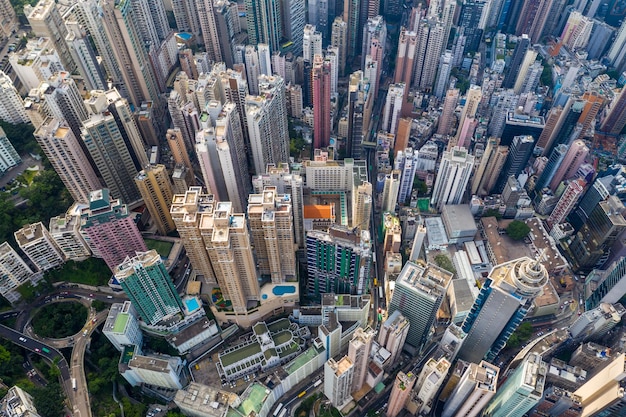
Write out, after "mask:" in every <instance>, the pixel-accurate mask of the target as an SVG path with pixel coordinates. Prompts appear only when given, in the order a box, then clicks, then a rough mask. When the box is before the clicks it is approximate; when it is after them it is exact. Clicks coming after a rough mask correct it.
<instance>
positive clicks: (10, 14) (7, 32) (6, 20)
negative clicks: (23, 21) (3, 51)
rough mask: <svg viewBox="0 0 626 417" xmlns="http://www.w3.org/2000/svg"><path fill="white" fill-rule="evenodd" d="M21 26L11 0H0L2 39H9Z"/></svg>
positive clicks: (0, 38) (0, 34) (0, 39)
mask: <svg viewBox="0 0 626 417" xmlns="http://www.w3.org/2000/svg"><path fill="white" fill-rule="evenodd" d="M19 26H20V22H19V21H18V20H17V15H16V14H15V10H14V9H13V6H11V1H10V0H0V41H2V40H4V39H8V38H9V37H11V35H13V32H15V31H16V30H17V29H18V28H19Z"/></svg>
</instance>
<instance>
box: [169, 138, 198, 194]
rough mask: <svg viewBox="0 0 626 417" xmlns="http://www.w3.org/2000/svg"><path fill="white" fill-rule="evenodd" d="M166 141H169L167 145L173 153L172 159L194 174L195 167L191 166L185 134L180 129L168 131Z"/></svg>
mask: <svg viewBox="0 0 626 417" xmlns="http://www.w3.org/2000/svg"><path fill="white" fill-rule="evenodd" d="M165 139H167V145H168V146H169V148H170V151H172V157H173V158H174V162H175V163H176V165H184V166H185V167H187V169H188V170H189V171H190V172H193V166H191V160H190V159H189V151H188V150H187V147H186V146H185V141H184V139H183V134H182V133H181V131H180V129H167V133H166V134H165ZM190 185H193V184H190Z"/></svg>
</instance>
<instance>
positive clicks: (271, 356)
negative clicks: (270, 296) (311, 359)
mask: <svg viewBox="0 0 626 417" xmlns="http://www.w3.org/2000/svg"><path fill="white" fill-rule="evenodd" d="M245 339H246V340H245V341H244V342H242V343H240V344H238V345H237V346H234V347H232V348H229V349H226V350H224V351H222V352H220V353H219V355H218V358H219V363H218V372H219V373H220V375H222V376H223V377H224V378H225V379H227V380H234V379H237V378H240V377H242V376H243V375H246V374H250V373H252V372H255V371H258V370H261V371H267V370H269V369H271V368H274V367H276V366H278V365H280V364H282V363H286V362H288V361H290V360H291V359H293V358H294V357H296V356H297V355H298V354H299V353H300V352H301V351H302V348H303V346H304V340H303V339H302V338H301V329H300V328H299V327H298V325H297V324H295V323H290V322H289V320H288V319H281V320H277V321H275V322H273V323H270V324H266V323H265V322H258V323H257V324H255V325H254V326H253V327H252V334H250V335H248V336H247V337H246V338H245Z"/></svg>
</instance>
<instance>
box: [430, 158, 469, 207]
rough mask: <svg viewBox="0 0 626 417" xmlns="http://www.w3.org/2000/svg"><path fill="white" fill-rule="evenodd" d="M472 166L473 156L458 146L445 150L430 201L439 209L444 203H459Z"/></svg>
mask: <svg viewBox="0 0 626 417" xmlns="http://www.w3.org/2000/svg"><path fill="white" fill-rule="evenodd" d="M473 167H474V156H473V155H470V154H469V152H468V151H467V149H465V148H462V147H461V148H460V147H458V146H455V147H453V148H452V149H451V150H450V151H445V152H444V153H443V156H442V158H441V165H440V166H439V171H438V173H437V179H436V180H435V185H434V187H433V196H432V198H431V200H430V203H431V205H432V206H433V207H436V208H437V209H439V210H441V208H442V207H443V206H444V205H446V204H460V203H461V201H462V199H463V196H464V195H465V189H466V188H467V183H468V182H469V179H470V176H471V174H472V168H473Z"/></svg>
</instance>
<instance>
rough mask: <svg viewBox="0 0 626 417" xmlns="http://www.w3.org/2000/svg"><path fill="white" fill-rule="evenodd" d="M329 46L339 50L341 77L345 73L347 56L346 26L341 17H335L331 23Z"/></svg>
mask: <svg viewBox="0 0 626 417" xmlns="http://www.w3.org/2000/svg"><path fill="white" fill-rule="evenodd" d="M330 44H331V45H332V46H333V47H335V48H337V49H339V75H340V76H343V75H344V74H345V72H346V59H347V54H348V24H347V23H346V22H344V20H343V19H342V18H341V16H337V17H335V20H334V21H333V26H332V35H331V40H330Z"/></svg>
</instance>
